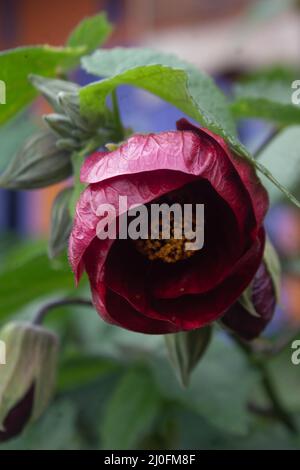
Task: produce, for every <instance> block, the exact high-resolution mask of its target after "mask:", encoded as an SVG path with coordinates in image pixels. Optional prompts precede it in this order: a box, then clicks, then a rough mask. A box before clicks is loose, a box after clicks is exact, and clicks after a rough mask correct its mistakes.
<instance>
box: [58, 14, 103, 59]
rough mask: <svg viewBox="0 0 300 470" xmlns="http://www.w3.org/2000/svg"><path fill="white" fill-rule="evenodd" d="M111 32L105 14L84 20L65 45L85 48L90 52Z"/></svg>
mask: <svg viewBox="0 0 300 470" xmlns="http://www.w3.org/2000/svg"><path fill="white" fill-rule="evenodd" d="M111 31H112V26H111V24H110V23H109V21H108V20H107V17H106V14H105V13H100V14H99V15H95V16H91V17H89V18H85V19H84V20H83V21H82V22H81V23H79V25H78V26H77V27H76V28H75V30H74V31H73V32H72V33H71V34H70V36H69V39H68V41H67V45H68V46H70V47H78V46H85V47H86V52H91V51H93V50H94V49H96V48H97V47H99V46H101V45H102V44H103V43H104V41H105V40H106V39H107V38H108V36H109V35H110V33H111Z"/></svg>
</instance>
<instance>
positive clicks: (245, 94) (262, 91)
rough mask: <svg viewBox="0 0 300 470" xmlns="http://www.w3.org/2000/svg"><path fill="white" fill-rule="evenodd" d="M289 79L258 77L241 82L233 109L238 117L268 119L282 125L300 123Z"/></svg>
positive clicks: (299, 115) (299, 114) (299, 107)
mask: <svg viewBox="0 0 300 470" xmlns="http://www.w3.org/2000/svg"><path fill="white" fill-rule="evenodd" d="M292 92H293V90H292V88H291V81H289V80H287V81H286V80H273V79H269V80H267V79H258V80H250V81H249V82H246V83H242V84H239V85H238V86H237V87H236V89H235V94H236V98H235V101H234V102H233V103H232V105H231V110H232V112H233V113H234V115H235V116H236V117H238V118H259V119H266V120H269V121H271V122H274V123H276V124H280V125H285V126H288V125H291V124H297V123H300V106H297V105H294V104H293V103H292Z"/></svg>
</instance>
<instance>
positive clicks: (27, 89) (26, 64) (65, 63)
mask: <svg viewBox="0 0 300 470" xmlns="http://www.w3.org/2000/svg"><path fill="white" fill-rule="evenodd" d="M85 52H86V49H85V47H77V48H70V47H69V48H62V47H50V46H36V47H21V48H18V49H14V50H10V51H5V52H1V53H0V80H3V81H4V82H5V83H6V104H4V105H1V106H0V124H3V123H4V122H5V121H7V120H8V119H10V118H11V117H12V116H14V115H15V114H16V113H17V112H18V111H20V110H21V109H22V108H24V107H25V106H26V105H27V104H28V103H30V102H31V101H32V100H33V99H34V98H35V97H36V95H37V92H36V90H35V89H34V88H33V87H32V86H31V84H30V83H29V81H28V75H30V74H32V73H33V74H37V75H43V76H45V77H54V76H55V75H57V74H58V73H62V72H65V71H67V70H69V69H70V68H73V67H74V66H76V64H77V63H78V60H79V58H80V57H81V56H82V55H83V54H84V53H85Z"/></svg>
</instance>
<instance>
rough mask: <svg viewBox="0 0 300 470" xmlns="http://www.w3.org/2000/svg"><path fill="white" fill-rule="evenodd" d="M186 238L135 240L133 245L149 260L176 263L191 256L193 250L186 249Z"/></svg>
mask: <svg viewBox="0 0 300 470" xmlns="http://www.w3.org/2000/svg"><path fill="white" fill-rule="evenodd" d="M186 242H187V239H186V238H182V239H175V238H171V239H169V240H149V239H148V240H136V241H135V246H136V249H137V250H138V252H139V253H141V254H142V255H144V256H146V257H147V258H148V259H150V260H151V261H154V260H161V261H163V262H164V263H176V262H177V261H182V260H185V259H188V258H190V257H191V256H193V255H194V254H195V253H196V251H195V250H186V249H185V243H186Z"/></svg>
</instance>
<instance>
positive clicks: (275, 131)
mask: <svg viewBox="0 0 300 470" xmlns="http://www.w3.org/2000/svg"><path fill="white" fill-rule="evenodd" d="M280 131H281V128H280V127H279V128H275V129H273V130H272V131H271V132H270V133H269V135H268V136H267V138H266V139H265V140H264V141H263V142H262V144H261V145H260V146H259V148H258V149H257V150H256V151H255V155H254V157H255V158H259V155H260V154H261V152H262V151H263V150H265V148H267V147H268V145H269V144H270V143H271V142H272V140H273V139H274V137H276V135H277V134H279V132H280Z"/></svg>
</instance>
